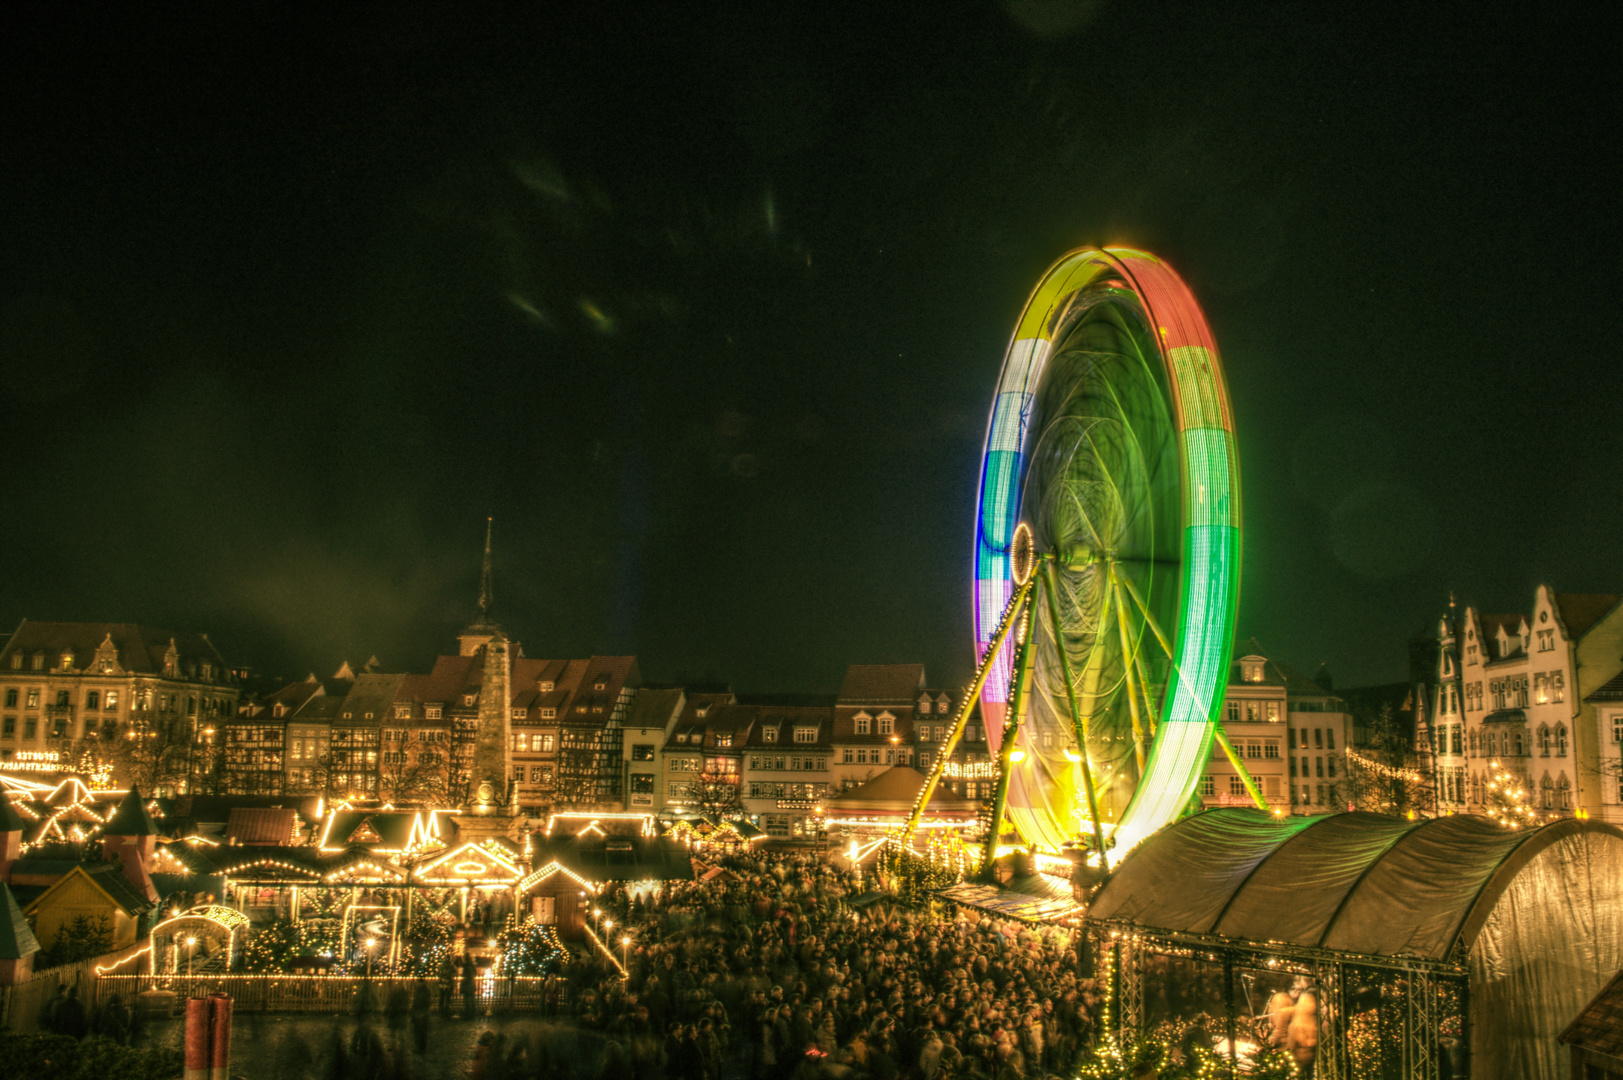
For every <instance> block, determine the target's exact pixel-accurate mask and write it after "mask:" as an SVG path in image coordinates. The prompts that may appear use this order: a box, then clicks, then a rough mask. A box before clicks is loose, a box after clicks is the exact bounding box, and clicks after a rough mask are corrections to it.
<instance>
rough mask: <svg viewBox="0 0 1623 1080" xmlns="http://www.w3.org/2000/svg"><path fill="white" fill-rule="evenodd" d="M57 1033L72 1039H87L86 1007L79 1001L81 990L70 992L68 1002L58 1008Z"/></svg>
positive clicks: (76, 989)
mask: <svg viewBox="0 0 1623 1080" xmlns="http://www.w3.org/2000/svg"><path fill="white" fill-rule="evenodd" d="M56 1033H57V1034H58V1035H66V1036H67V1037H68V1038H70V1039H82V1038H84V1037H85V1007H84V1005H83V1003H81V1002H80V1001H79V988H78V987H77V986H75V987H74V988H73V989H71V990H69V991H68V996H67V1000H65V1001H63V1002H62V1004H60V1005H58V1006H57V1007H56Z"/></svg>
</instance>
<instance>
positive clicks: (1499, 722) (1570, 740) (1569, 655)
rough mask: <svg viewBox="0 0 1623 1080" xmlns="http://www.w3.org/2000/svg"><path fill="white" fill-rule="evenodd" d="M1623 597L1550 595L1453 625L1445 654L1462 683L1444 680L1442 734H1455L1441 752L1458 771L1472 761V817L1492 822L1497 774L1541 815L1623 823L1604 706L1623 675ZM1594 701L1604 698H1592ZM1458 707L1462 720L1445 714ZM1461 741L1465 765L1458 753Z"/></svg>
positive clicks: (1469, 615) (1472, 614)
mask: <svg viewBox="0 0 1623 1080" xmlns="http://www.w3.org/2000/svg"><path fill="white" fill-rule="evenodd" d="M1620 599H1623V597H1620V596H1618V595H1615V594H1595V593H1554V592H1552V591H1551V590H1550V589H1549V588H1548V587H1547V586H1542V585H1541V586H1539V588H1538V590H1537V592H1536V593H1535V595H1534V599H1533V609H1532V611H1531V613H1529V614H1526V615H1524V614H1520V613H1513V614H1509V615H1490V614H1484V613H1481V612H1479V611H1478V610H1477V609H1476V608H1474V607H1467V608H1466V609H1465V613H1464V615H1463V616H1462V617H1461V618H1460V621H1459V626H1458V627H1457V628H1456V627H1454V626H1453V625H1452V620H1449V619H1445V620H1444V621H1443V624H1442V626H1441V629H1440V635H1441V639H1442V651H1443V652H1444V654H1445V655H1446V654H1448V653H1450V652H1451V651H1452V652H1453V653H1454V654H1455V660H1454V663H1453V668H1454V670H1456V671H1457V672H1458V675H1457V676H1456V677H1455V678H1452V679H1450V678H1448V677H1447V676H1446V675H1445V674H1443V673H1442V672H1441V670H1440V674H1439V685H1438V692H1437V698H1438V713H1439V715H1438V721H1437V727H1438V729H1439V730H1440V731H1446V736H1445V735H1438V736H1436V737H1435V742H1436V743H1438V744H1441V743H1443V742H1445V741H1446V743H1447V745H1448V747H1449V751H1450V754H1451V758H1450V760H1449V761H1448V763H1447V767H1456V768H1457V767H1458V765H1457V764H1456V762H1457V761H1463V762H1464V768H1465V772H1466V780H1465V791H1464V803H1465V805H1466V806H1467V807H1468V808H1469V809H1471V810H1473V811H1477V812H1481V811H1483V810H1486V809H1487V808H1488V806H1489V805H1490V803H1491V802H1492V801H1493V800H1494V798H1495V796H1494V793H1493V792H1492V791H1491V789H1490V786H1489V785H1490V784H1491V782H1492V780H1491V778H1492V775H1493V768H1494V766H1495V765H1496V764H1497V766H1498V767H1499V768H1500V769H1501V770H1503V771H1504V772H1505V773H1507V774H1508V775H1509V776H1510V777H1512V778H1514V780H1516V781H1517V782H1519V783H1520V784H1521V785H1523V786H1524V790H1525V792H1526V797H1527V800H1528V801H1529V802H1530V803H1531V804H1532V805H1533V806H1534V807H1535V808H1536V809H1537V810H1539V811H1540V812H1541V813H1544V814H1546V815H1569V814H1572V813H1573V812H1575V811H1577V810H1579V809H1584V810H1588V811H1589V812H1591V813H1597V814H1599V815H1601V816H1607V817H1615V818H1618V819H1623V799H1620V798H1619V791H1618V785H1617V783H1616V781H1615V780H1612V779H1611V778H1612V777H1613V776H1616V775H1620V774H1623V763H1620V762H1618V760H1617V744H1616V743H1614V742H1613V734H1612V732H1611V731H1610V730H1609V728H1608V727H1607V720H1608V719H1609V717H1610V715H1611V714H1610V712H1609V710H1607V709H1604V708H1597V706H1599V705H1600V704H1601V698H1602V696H1603V694H1604V691H1603V688H1604V687H1605V686H1606V685H1607V684H1608V683H1609V682H1610V681H1611V680H1612V679H1614V678H1617V676H1618V675H1619V673H1620V672H1623V611H1620V610H1619V606H1618V605H1619V600H1620ZM1586 691H1587V692H1588V696H1595V697H1597V700H1596V701H1594V702H1591V701H1588V700H1586ZM1456 701H1457V702H1458V712H1457V713H1455V712H1450V713H1448V714H1446V715H1445V714H1443V712H1442V709H1443V707H1444V706H1445V705H1446V706H1447V707H1449V708H1450V709H1452V708H1453V706H1454V704H1455V702H1456ZM1454 716H1458V717H1459V718H1460V719H1459V720H1457V721H1456V720H1454V719H1452V717H1454ZM1456 733H1457V734H1458V735H1459V736H1460V741H1461V744H1462V746H1461V750H1462V754H1460V755H1453V748H1454V744H1455V736H1456ZM1614 763H1616V764H1614ZM1438 767H1439V769H1441V768H1443V767H1444V763H1443V762H1442V760H1441V759H1440V760H1439V766H1438ZM1609 780H1610V782H1608V781H1609ZM1438 783H1439V788H1440V790H1443V789H1447V788H1448V786H1449V783H1448V781H1447V780H1446V779H1445V778H1444V777H1443V775H1442V774H1441V773H1440V774H1439V780H1438Z"/></svg>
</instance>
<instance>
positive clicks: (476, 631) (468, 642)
mask: <svg viewBox="0 0 1623 1080" xmlns="http://www.w3.org/2000/svg"><path fill="white" fill-rule="evenodd" d="M493 520H494V519H492V518H488V517H487V518H485V560H484V563H483V564H482V565H481V566H480V568H479V607H478V610H477V611H475V612H474V615H473V622H471V623H469V624H468V625H467V627H466V628H465V629H464V630H463V631H462V633H460V634H458V635H457V641H458V642H459V643H460V647H459V649H458V651H459V652H461V654H462V655H463V656H472V655H473V654H474V653H476V652H478V651H479V650H480V649H482V648H484V646H485V644H486V643H487V642H489V641H490V640H491V639H492V638H495V637H500V636H501V632H502V631H501V627H499V626H497V625H496V621H495V620H494V619H492V618H491V617H490V609H491V607H492V606H493V602H494V600H495V589H494V588H493V587H492V585H491V574H490V526H491V522H492V521H493ZM504 640H505V639H504Z"/></svg>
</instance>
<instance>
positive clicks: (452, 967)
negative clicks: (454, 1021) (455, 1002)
mask: <svg viewBox="0 0 1623 1080" xmlns="http://www.w3.org/2000/svg"><path fill="white" fill-rule="evenodd" d="M439 976H440V1015H441V1016H443V1017H445V1019H447V1020H449V1019H450V1018H451V999H452V998H453V997H454V996H455V995H456V960H455V959H454V958H453V957H452V956H451V954H450V953H446V954H445V955H444V956H443V957H441V958H440V971H439Z"/></svg>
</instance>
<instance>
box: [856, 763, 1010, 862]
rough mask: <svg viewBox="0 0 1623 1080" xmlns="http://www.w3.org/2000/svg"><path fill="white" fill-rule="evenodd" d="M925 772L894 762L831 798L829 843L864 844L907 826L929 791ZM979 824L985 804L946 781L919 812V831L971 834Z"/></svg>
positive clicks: (923, 833) (924, 834)
mask: <svg viewBox="0 0 1623 1080" xmlns="http://www.w3.org/2000/svg"><path fill="white" fill-rule="evenodd" d="M924 780H925V777H924V774H923V773H921V772H919V771H918V770H916V769H912V768H909V767H908V766H906V765H893V766H891V767H890V768H888V769H886V770H885V771H884V772H882V773H880V774H879V775H878V776H876V777H874V778H873V779H872V780H869V781H867V782H866V783H864V784H860V785H858V786H857V787H854V788H852V789H851V790H850V791H847V792H843V793H842V794H839V795H836V796H834V797H833V798H831V799H829V800H828V802H827V803H826V804H825V805H826V806H827V810H828V813H827V829H828V834H829V839H830V841H832V842H834V843H836V844H838V845H840V846H842V847H844V846H846V845H849V844H850V843H851V842H852V841H855V842H857V843H858V844H859V845H861V846H866V845H867V844H868V843H871V842H872V841H874V840H876V839H879V838H881V837H884V836H888V835H891V834H895V833H899V832H900V831H901V830H903V829H905V828H906V826H907V824H908V821H909V819H910V818H911V817H912V816H913V807H914V804H915V803H917V802H918V800H919V796H920V794H921V793H922V791H923V790H924ZM979 827H980V803H978V802H972V801H970V800H969V799H965V798H962V797H961V796H958V795H954V794H953V793H952V791H951V790H950V789H948V788H947V787H946V786H945V785H942V786H938V787H937V788H936V789H935V790H934V791H933V792H932V793H931V794H930V803H929V805H928V806H926V807H925V808H924V813H923V814H921V815H920V818H919V823H918V829H919V830H920V832H919V834H918V835H922V836H931V835H934V834H935V833H936V831H940V832H942V833H943V834H945V835H951V836H967V835H969V834H970V833H973V832H976V831H978V830H979Z"/></svg>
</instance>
